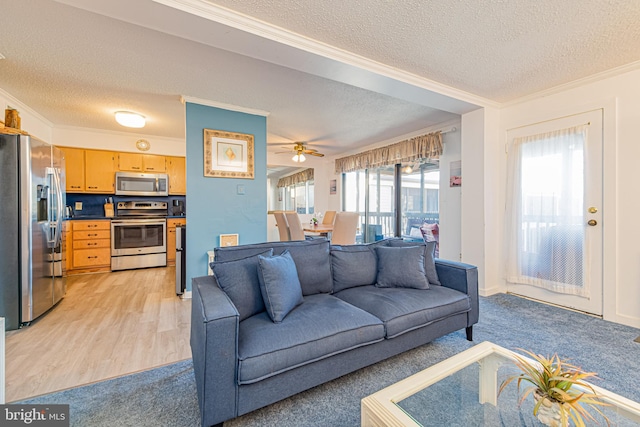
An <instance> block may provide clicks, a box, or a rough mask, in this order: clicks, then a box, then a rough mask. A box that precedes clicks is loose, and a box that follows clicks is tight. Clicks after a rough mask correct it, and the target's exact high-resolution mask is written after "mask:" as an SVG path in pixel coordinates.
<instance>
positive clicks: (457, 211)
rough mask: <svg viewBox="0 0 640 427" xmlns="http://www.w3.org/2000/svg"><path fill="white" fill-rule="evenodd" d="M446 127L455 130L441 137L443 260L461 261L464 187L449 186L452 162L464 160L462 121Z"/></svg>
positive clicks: (441, 243) (441, 235) (440, 225)
mask: <svg viewBox="0 0 640 427" xmlns="http://www.w3.org/2000/svg"><path fill="white" fill-rule="evenodd" d="M443 127H444V128H447V129H451V128H453V127H455V128H456V131H455V132H448V133H445V134H444V135H442V142H443V145H444V150H443V152H442V156H441V157H440V193H439V194H440V223H439V227H440V258H443V259H450V260H452V261H460V256H461V252H462V246H461V245H462V232H461V221H462V209H461V202H462V191H463V188H464V187H450V186H449V175H450V168H451V163H452V162H456V161H459V160H461V159H462V132H461V121H460V120H456V121H454V122H450V123H447V124H445V125H443ZM463 174H464V170H463ZM463 183H464V178H463Z"/></svg>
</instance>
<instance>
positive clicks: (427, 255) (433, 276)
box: [389, 240, 440, 286]
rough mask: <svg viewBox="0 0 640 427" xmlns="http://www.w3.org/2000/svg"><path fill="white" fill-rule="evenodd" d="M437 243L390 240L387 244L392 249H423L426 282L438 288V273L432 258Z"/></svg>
mask: <svg viewBox="0 0 640 427" xmlns="http://www.w3.org/2000/svg"><path fill="white" fill-rule="evenodd" d="M436 243H437V242H428V243H425V242H405V241H403V240H392V241H390V242H389V246H392V247H398V246H400V247H407V246H420V247H422V248H424V271H425V272H426V274H427V280H428V281H429V283H430V284H432V285H438V286H440V279H439V278H438V271H437V270H436V260H435V258H434V252H435V250H436Z"/></svg>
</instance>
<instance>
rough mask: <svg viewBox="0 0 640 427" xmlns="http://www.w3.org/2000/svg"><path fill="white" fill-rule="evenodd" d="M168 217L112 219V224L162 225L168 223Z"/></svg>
mask: <svg viewBox="0 0 640 427" xmlns="http://www.w3.org/2000/svg"><path fill="white" fill-rule="evenodd" d="M166 223H167V220H166V219H112V220H111V224H121V225H122V224H124V225H127V224H131V225H135V224H151V225H162V224H166Z"/></svg>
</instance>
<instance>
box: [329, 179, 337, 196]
mask: <svg viewBox="0 0 640 427" xmlns="http://www.w3.org/2000/svg"><path fill="white" fill-rule="evenodd" d="M337 190H338V181H337V180H335V179H332V180H331V181H329V194H336V192H337Z"/></svg>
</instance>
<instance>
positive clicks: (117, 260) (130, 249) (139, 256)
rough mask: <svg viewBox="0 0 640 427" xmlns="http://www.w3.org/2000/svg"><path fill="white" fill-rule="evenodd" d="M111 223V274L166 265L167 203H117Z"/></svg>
mask: <svg viewBox="0 0 640 427" xmlns="http://www.w3.org/2000/svg"><path fill="white" fill-rule="evenodd" d="M116 215H117V218H115V219H113V220H111V270H128V269H133V268H145V267H162V266H166V265H167V219H166V216H167V203H166V202H153V201H128V202H118V203H117V205H116Z"/></svg>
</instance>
